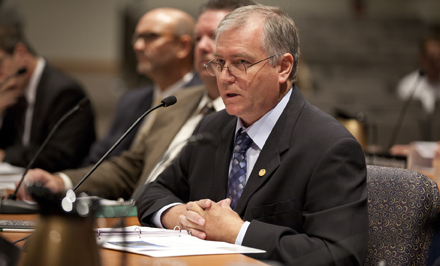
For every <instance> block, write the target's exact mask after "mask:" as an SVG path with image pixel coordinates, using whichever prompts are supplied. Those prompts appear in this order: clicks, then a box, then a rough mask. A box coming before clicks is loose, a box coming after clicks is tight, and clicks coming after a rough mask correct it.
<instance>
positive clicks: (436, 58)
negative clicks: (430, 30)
mask: <svg viewBox="0 0 440 266" xmlns="http://www.w3.org/2000/svg"><path fill="white" fill-rule="evenodd" d="M397 94H398V96H399V98H400V99H402V100H409V99H411V98H412V100H413V101H419V102H420V104H421V107H422V110H423V114H421V115H420V117H422V121H421V138H420V140H433V136H431V123H432V118H433V117H432V115H433V114H434V111H435V109H436V104H437V102H438V100H439V99H440V35H439V34H436V35H435V34H433V35H430V36H428V37H426V38H425V39H424V40H423V41H422V42H421V44H420V69H418V70H415V71H413V72H411V73H409V74H408V75H406V76H405V77H404V78H402V80H401V81H400V82H399V84H398V87H397ZM434 139H437V137H434Z"/></svg>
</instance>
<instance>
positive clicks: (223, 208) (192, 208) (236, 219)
mask: <svg viewBox="0 0 440 266" xmlns="http://www.w3.org/2000/svg"><path fill="white" fill-rule="evenodd" d="M230 204H231V200H230V199H224V200H222V201H219V202H217V203H216V202H213V201H211V200H209V199H203V200H199V201H192V202H188V203H187V204H186V212H185V214H182V215H180V216H179V222H180V224H181V225H182V226H183V227H184V228H185V229H186V230H188V231H190V232H191V234H192V235H193V236H195V237H198V238H200V239H207V240H216V241H224V242H228V243H235V240H236V238H237V235H238V233H239V231H240V229H241V226H242V225H243V223H244V222H243V220H241V218H240V216H239V215H238V214H237V213H236V212H235V211H233V210H232V209H231V207H230Z"/></svg>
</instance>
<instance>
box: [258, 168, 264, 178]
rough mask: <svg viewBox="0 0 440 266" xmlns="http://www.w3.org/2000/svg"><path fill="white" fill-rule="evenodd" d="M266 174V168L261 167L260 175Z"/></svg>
mask: <svg viewBox="0 0 440 266" xmlns="http://www.w3.org/2000/svg"><path fill="white" fill-rule="evenodd" d="M265 174H266V169H261V170H260V172H259V173H258V175H259V176H264V175H265Z"/></svg>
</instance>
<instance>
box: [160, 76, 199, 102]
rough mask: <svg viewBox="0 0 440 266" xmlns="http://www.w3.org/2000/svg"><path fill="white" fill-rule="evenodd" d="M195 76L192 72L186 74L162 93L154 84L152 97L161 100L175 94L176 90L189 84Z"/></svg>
mask: <svg viewBox="0 0 440 266" xmlns="http://www.w3.org/2000/svg"><path fill="white" fill-rule="evenodd" d="M194 75H195V72H194V71H190V72H188V73H186V75H185V76H183V78H181V79H179V80H178V81H176V82H175V83H174V84H172V85H171V86H169V87H168V88H167V89H166V90H164V91H162V90H161V89H160V88H159V86H158V85H157V84H154V95H156V97H158V98H160V100H162V99H163V98H165V97H168V96H170V95H173V94H175V93H176V92H177V91H178V90H180V89H181V88H183V87H185V85H186V84H188V83H190V82H191V80H192V79H193V77H194Z"/></svg>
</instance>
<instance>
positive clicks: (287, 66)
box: [278, 53, 294, 84]
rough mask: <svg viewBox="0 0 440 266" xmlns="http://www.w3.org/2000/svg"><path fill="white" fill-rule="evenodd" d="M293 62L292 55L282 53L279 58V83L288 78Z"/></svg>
mask: <svg viewBox="0 0 440 266" xmlns="http://www.w3.org/2000/svg"><path fill="white" fill-rule="evenodd" d="M293 62H294V59H293V56H292V55H291V54H289V53H287V54H284V55H282V56H281V58H280V59H279V63H278V67H279V70H278V77H279V78H278V79H279V80H278V81H279V83H280V84H283V83H285V82H286V81H288V80H289V76H290V72H292V69H293Z"/></svg>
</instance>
